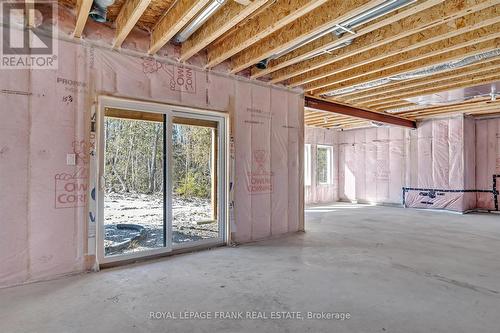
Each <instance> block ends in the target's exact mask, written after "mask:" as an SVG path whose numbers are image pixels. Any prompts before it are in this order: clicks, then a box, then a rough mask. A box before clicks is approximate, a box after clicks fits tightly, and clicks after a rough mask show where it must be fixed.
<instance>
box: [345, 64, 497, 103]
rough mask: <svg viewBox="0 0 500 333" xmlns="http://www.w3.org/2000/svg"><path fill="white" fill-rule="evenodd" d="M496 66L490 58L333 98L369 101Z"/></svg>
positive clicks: (357, 101) (354, 101) (347, 100)
mask: <svg viewBox="0 0 500 333" xmlns="http://www.w3.org/2000/svg"><path fill="white" fill-rule="evenodd" d="M497 66H500V60H493V61H490V59H486V60H484V61H481V62H478V63H473V64H470V65H468V66H464V67H461V68H457V69H452V68H451V69H450V70H448V71H443V72H439V73H436V74H433V75H429V76H424V77H421V78H413V79H409V80H403V81H397V82H393V83H388V84H385V85H382V86H379V87H374V88H371V89H366V90H362V91H355V92H351V93H348V94H344V95H339V96H335V100H338V101H341V102H343V103H348V104H356V103H363V102H364V101H369V100H371V99H372V98H377V97H378V96H384V95H385V94H390V93H392V92H396V91H399V90H401V89H406V88H410V87H416V86H419V85H420V84H423V83H431V82H439V81H442V80H445V79H448V80H452V79H455V78H458V77H462V76H463V75H467V74H474V73H480V72H483V71H485V70H489V69H494V68H496V67H497Z"/></svg>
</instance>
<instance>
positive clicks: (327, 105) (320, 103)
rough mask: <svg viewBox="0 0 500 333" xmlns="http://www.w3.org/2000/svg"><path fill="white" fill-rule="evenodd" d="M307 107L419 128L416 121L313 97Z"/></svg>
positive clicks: (308, 98) (306, 98)
mask: <svg viewBox="0 0 500 333" xmlns="http://www.w3.org/2000/svg"><path fill="white" fill-rule="evenodd" d="M305 107H308V108H311V109H317V110H323V111H328V112H333V113H338V114H343V115H347V116H351V117H356V118H361V119H366V120H371V121H377V122H382V123H386V124H391V125H396V126H403V127H409V128H416V127H417V126H416V124H415V122H414V121H411V120H408V119H404V118H400V117H395V116H392V115H387V114H383V113H379V112H373V111H368V110H363V109H358V108H354V107H351V106H347V105H342V104H338V103H334V102H331V101H327V100H324V99H318V98H314V97H311V96H306V97H305Z"/></svg>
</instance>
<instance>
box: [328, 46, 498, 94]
mask: <svg viewBox="0 0 500 333" xmlns="http://www.w3.org/2000/svg"><path fill="white" fill-rule="evenodd" d="M498 56H500V48H498V49H495V50H491V51H488V52H483V53H479V54H475V55H472V56H469V57H466V58H463V59H460V60H455V61H451V62H446V63H442V64H438V65H433V66H429V67H426V68H424V69H419V70H416V71H413V72H408V73H403V74H398V75H394V76H390V77H387V78H383V79H378V80H375V81H370V82H367V83H362V84H358V85H355V86H352V87H348V88H343V89H337V90H334V91H332V92H329V93H327V94H323V95H322V96H325V97H332V96H337V95H343V94H348V93H351V92H355V91H360V90H365V89H370V88H375V87H379V86H382V85H384V84H387V83H390V82H394V81H403V80H411V79H417V78H422V77H426V76H430V75H433V74H436V73H440V72H444V71H449V70H454V69H458V68H462V67H465V66H469V65H472V64H474V63H477V62H480V61H484V60H488V59H491V58H495V57H498Z"/></svg>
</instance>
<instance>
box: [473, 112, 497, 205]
mask: <svg viewBox="0 0 500 333" xmlns="http://www.w3.org/2000/svg"><path fill="white" fill-rule="evenodd" d="M475 125H476V147H475V149H476V187H477V188H479V189H491V188H492V187H493V175H500V118H493V119H481V120H476V123H475ZM496 183H497V184H496V190H497V191H499V190H500V184H499V183H500V177H499V178H498V179H497V182H496ZM477 208H481V209H495V206H494V202H493V196H492V195H491V194H489V193H477Z"/></svg>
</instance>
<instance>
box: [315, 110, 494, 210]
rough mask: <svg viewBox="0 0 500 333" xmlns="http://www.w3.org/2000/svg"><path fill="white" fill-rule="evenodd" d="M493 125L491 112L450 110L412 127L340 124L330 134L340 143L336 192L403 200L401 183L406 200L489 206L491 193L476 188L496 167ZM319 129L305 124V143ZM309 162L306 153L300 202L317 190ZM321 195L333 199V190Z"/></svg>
mask: <svg viewBox="0 0 500 333" xmlns="http://www.w3.org/2000/svg"><path fill="white" fill-rule="evenodd" d="M475 127H476V128H475ZM499 128H500V127H499V124H498V120H496V119H490V120H477V121H475V120H474V119H473V118H470V117H465V118H464V117H462V116H456V117H452V118H447V119H433V120H428V121H423V122H420V123H419V124H418V129H417V130H410V129H403V128H397V127H379V128H364V129H356V130H346V131H338V132H337V135H336V137H335V139H334V140H332V141H330V144H332V145H333V146H334V147H337V146H338V158H337V157H336V158H337V160H336V161H337V163H338V164H337V165H335V166H334V168H333V170H332V172H333V173H334V174H338V198H339V199H340V200H347V201H357V202H371V203H383V204H402V202H403V188H405V198H404V199H405V204H406V206H407V207H416V208H432V209H447V210H453V211H459V212H463V211H467V210H471V209H474V208H476V207H478V208H487V209H494V204H493V194H492V193H480V192H479V193H476V192H475V191H474V190H476V189H479V190H491V187H492V175H493V174H494V173H495V172H497V173H498V171H500V167H499V165H500V163H499V162H498V161H499V160H500V158H499V154H500V153H499V151H500V148H499V147H498V146H499V143H498V140H499V139H498V137H499V135H498V132H499ZM324 131H326V130H324V129H319V128H310V127H307V128H306V143H308V144H311V146H314V145H317V144H322V143H324V140H323V137H322V136H321V135H317V134H316V133H323V132H324ZM476 133H477V134H476ZM476 135H477V139H476ZM476 142H477V144H476ZM314 163H315V162H314V159H312V166H311V168H310V169H311V170H312V177H311V179H312V184H311V186H306V188H305V193H306V198H307V199H308V200H306V202H315V198H317V197H321V195H322V192H321V189H320V188H318V185H315V184H317V182H316V179H315V164H314ZM476 165H477V169H476ZM305 169H307V167H306V168H305ZM469 190H471V191H469ZM476 197H477V198H478V202H477V205H476ZM327 199H329V201H336V200H337V197H336V194H335V193H332V194H330V195H329V196H328V197H327Z"/></svg>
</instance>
